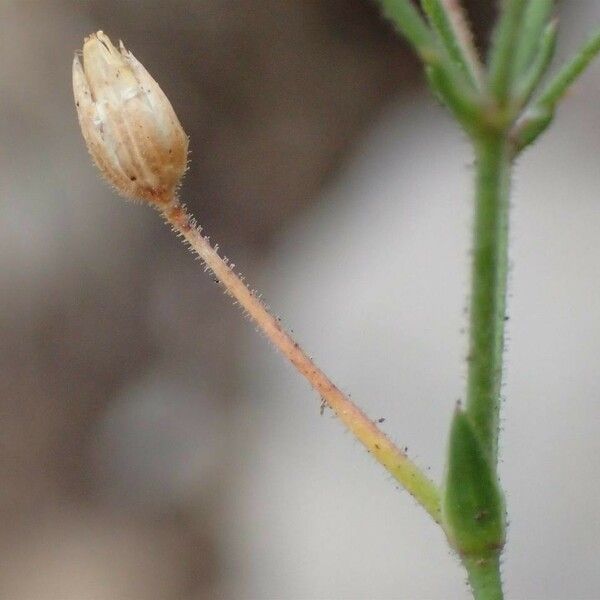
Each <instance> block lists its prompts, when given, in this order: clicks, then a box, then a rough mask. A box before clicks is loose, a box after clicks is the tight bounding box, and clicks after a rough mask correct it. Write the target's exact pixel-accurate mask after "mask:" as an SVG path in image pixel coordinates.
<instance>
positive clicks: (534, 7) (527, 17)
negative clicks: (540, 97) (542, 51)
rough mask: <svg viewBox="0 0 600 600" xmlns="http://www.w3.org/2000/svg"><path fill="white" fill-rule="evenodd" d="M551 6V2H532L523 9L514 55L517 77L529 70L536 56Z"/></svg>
mask: <svg viewBox="0 0 600 600" xmlns="http://www.w3.org/2000/svg"><path fill="white" fill-rule="evenodd" d="M553 5H554V1H553V0H533V1H530V2H529V3H528V4H527V7H526V8H525V12H524V14H523V22H522V25H521V31H520V33H519V43H518V45H517V49H516V51H515V55H514V71H515V75H516V76H517V77H518V76H519V75H522V74H523V73H525V72H526V71H527V70H528V69H529V67H530V66H531V64H532V62H533V60H534V57H536V56H537V55H538V53H539V48H540V36H541V35H542V32H543V31H544V29H545V28H546V25H547V24H548V21H549V19H550V15H551V13H552V8H553Z"/></svg>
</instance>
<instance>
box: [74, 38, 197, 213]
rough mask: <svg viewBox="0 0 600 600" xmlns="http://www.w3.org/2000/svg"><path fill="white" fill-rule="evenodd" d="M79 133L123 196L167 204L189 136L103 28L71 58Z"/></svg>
mask: <svg viewBox="0 0 600 600" xmlns="http://www.w3.org/2000/svg"><path fill="white" fill-rule="evenodd" d="M73 93H74V96H75V104H76V106H77V114H78V117H79V124H80V126H81V132H82V134H83V137H84V139H85V142H86V144H87V147H88V150H89V151H90V154H91V155H92V158H93V159H94V161H95V163H96V165H97V166H98V168H99V169H100V171H102V174H103V175H104V176H105V177H106V179H108V181H110V183H112V184H113V185H114V186H115V188H116V189H117V191H118V192H119V193H120V194H122V195H123V196H125V197H127V198H135V199H140V200H145V201H148V202H151V203H153V204H157V205H161V204H165V203H167V202H169V201H170V200H171V199H172V198H173V195H174V193H175V190H176V188H177V186H178V185H179V182H180V180H181V178H182V176H183V174H184V173H185V170H186V167H187V152H188V138H187V136H186V134H185V132H184V131H183V128H182V127H181V124H180V123H179V120H178V119H177V116H176V115H175V111H174V110H173V107H172V106H171V103H170V102H169V100H168V99H167V97H166V96H165V94H164V93H163V91H162V90H161V89H160V87H159V85H158V84H157V83H156V81H154V79H153V78H152V77H151V76H150V74H149V73H148V71H146V69H145V68H144V67H143V65H142V64H141V63H140V62H139V61H138V60H137V59H136V58H135V57H134V56H133V54H131V52H129V51H127V50H126V49H125V47H124V46H123V43H121V44H120V47H119V49H117V48H115V46H113V44H112V43H111V41H110V39H109V38H108V36H106V35H105V34H104V33H103V32H102V31H98V32H97V33H93V34H92V35H90V36H89V37H87V38H86V39H85V41H84V44H83V65H82V64H81V62H80V60H79V57H78V56H77V55H76V56H75V59H74V61H73Z"/></svg>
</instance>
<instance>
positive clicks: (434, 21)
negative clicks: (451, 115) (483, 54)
mask: <svg viewBox="0 0 600 600" xmlns="http://www.w3.org/2000/svg"><path fill="white" fill-rule="evenodd" d="M421 6H422V7H423V11H424V12H425V14H426V15H427V18H428V20H429V23H430V24H431V26H432V27H433V29H434V31H435V32H436V34H437V36H438V38H439V41H440V44H441V45H442V46H443V47H444V48H445V50H446V52H447V54H448V57H449V59H450V60H451V61H452V62H453V63H454V64H455V65H457V66H458V68H459V69H460V71H461V72H462V74H463V75H464V76H465V77H466V78H467V81H468V82H469V84H470V85H471V86H472V87H473V89H477V88H478V87H479V78H480V73H479V64H478V57H477V51H476V50H475V46H474V44H473V38H472V34H471V31H470V29H469V26H468V23H467V22H466V20H465V19H464V16H463V14H462V12H461V7H460V5H458V4H456V5H455V6H452V8H450V7H449V6H448V3H444V1H443V0H421ZM459 27H460V29H459Z"/></svg>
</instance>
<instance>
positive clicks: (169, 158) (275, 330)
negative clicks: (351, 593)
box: [73, 0, 600, 600]
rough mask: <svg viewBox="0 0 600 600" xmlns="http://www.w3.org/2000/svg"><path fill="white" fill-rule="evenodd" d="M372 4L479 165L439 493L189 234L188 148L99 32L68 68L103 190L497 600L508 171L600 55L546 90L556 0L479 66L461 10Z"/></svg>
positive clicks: (523, 10) (590, 50)
mask: <svg viewBox="0 0 600 600" xmlns="http://www.w3.org/2000/svg"><path fill="white" fill-rule="evenodd" d="M379 2H380V4H381V6H382V9H383V12H384V14H385V15H386V16H387V17H388V18H389V19H390V21H391V22H392V23H393V25H394V26H395V28H396V29H397V30H398V31H399V33H401V34H402V35H403V36H404V37H405V39H406V40H407V41H408V42H409V44H410V45H411V46H412V47H413V49H414V50H415V51H416V53H417V54H418V56H419V58H420V59H421V61H422V62H423V65H424V67H425V73H426V75H427V80H428V82H429V84H430V87H431V89H432V91H433V92H434V94H435V95H436V97H437V98H438V99H439V100H440V101H441V102H442V103H443V104H444V105H445V106H446V107H447V108H448V109H449V110H450V112H451V114H452V115H453V117H454V118H455V119H456V121H457V122H458V123H459V125H460V126H461V128H462V129H463V131H465V132H466V134H467V135H468V137H469V139H470V140H471V142H472V147H473V154H474V157H475V164H476V169H475V182H474V188H475V194H474V218H473V252H472V271H471V277H472V281H471V291H470V307H469V351H468V377H467V390H466V401H465V403H464V406H457V407H456V410H455V413H454V417H453V420H452V423H451V426H450V432H449V441H448V454H447V457H446V465H447V466H446V475H445V479H444V481H443V483H442V484H441V485H439V486H438V485H436V484H435V483H434V482H432V481H431V480H430V479H429V478H428V477H426V476H425V475H424V473H423V471H422V470H421V469H419V468H418V467H417V466H416V465H415V464H414V463H413V462H412V461H411V460H410V459H409V458H408V456H407V455H406V453H405V452H403V451H401V450H400V449H399V448H398V447H397V446H396V445H395V444H394V443H393V442H391V441H390V439H389V438H388V437H387V436H386V435H385V434H384V433H383V432H382V431H381V430H380V428H379V427H378V425H376V424H375V423H374V422H373V421H371V420H370V419H369V418H368V417H367V416H366V415H365V414H364V413H363V412H362V411H361V410H360V409H359V408H358V407H357V406H356V405H355V404H354V403H352V402H351V401H350V399H349V398H348V397H346V396H345V395H344V394H343V393H342V392H341V391H340V390H339V389H338V388H337V387H336V386H335V385H334V384H333V383H332V382H331V380H330V379H329V378H328V377H327V376H326V375H325V373H323V372H322V371H321V370H320V369H319V368H318V367H317V366H316V365H315V364H314V362H313V361H312V359H311V358H310V357H309V356H308V355H307V354H306V353H305V352H304V351H303V350H302V348H300V346H299V345H298V344H297V343H296V342H295V341H294V339H293V338H292V337H291V336H290V334H289V333H287V332H286V331H285V330H284V329H283V328H282V327H281V325H280V322H279V319H277V318H276V317H275V316H273V315H272V314H271V313H270V312H269V311H268V310H267V308H266V307H265V306H264V304H263V303H262V302H261V301H260V299H259V298H258V297H257V295H256V294H255V292H253V291H252V290H250V289H249V288H248V287H247V286H246V284H245V283H244V282H243V281H242V279H241V278H240V277H239V276H238V275H237V274H236V272H235V271H234V269H233V265H231V264H230V263H229V262H228V261H227V259H223V258H221V257H220V256H219V254H218V251H217V249H216V248H213V247H212V246H211V244H210V243H209V241H208V239H207V238H206V237H204V235H203V233H202V231H201V229H200V228H199V227H197V226H196V225H195V223H194V221H193V219H192V218H191V217H190V215H189V214H188V212H187V211H186V209H185V207H184V206H183V205H182V204H181V203H180V202H179V200H178V198H177V195H176V191H177V187H178V185H179V182H180V180H181V177H182V176H183V174H184V171H185V169H186V162H187V137H186V135H185V133H184V131H183V129H182V127H181V125H180V124H179V121H178V119H177V117H176V116H175V113H174V111H173V109H172V107H171V105H170V103H169V101H168V100H167V98H166V96H165V95H164V93H163V92H162V90H161V89H160V87H159V86H158V84H157V83H156V82H155V81H154V80H153V79H152V77H151V76H150V75H149V74H148V72H147V71H146V70H145V69H144V67H143V66H142V65H141V64H140V63H139V62H138V61H137V60H136V59H135V58H134V57H133V55H132V54H131V53H130V52H128V51H126V50H125V48H124V47H123V45H122V44H121V45H120V48H119V49H117V48H115V46H113V44H112V43H111V42H110V40H109V38H108V37H107V36H106V35H104V34H103V33H102V32H98V33H96V34H92V35H91V36H89V37H88V38H86V40H85V42H84V47H83V64H81V62H80V60H79V59H78V57H76V58H75V60H74V63H73V86H74V92H75V101H76V105H77V111H78V115H79V121H80V125H81V129H82V133H83V136H84V138H85V141H86V143H87V146H88V149H89V151H90V154H91V155H92V157H93V159H94V161H95V162H96V164H97V165H98V167H99V169H100V170H101V171H102V173H103V174H104V176H105V177H106V178H107V179H108V180H109V181H110V182H111V183H112V184H113V185H114V186H115V187H116V189H117V190H118V191H119V192H120V193H121V194H122V195H124V196H126V197H128V198H135V199H139V200H142V201H145V202H147V203H149V204H150V205H151V206H153V207H154V208H155V209H157V210H158V211H159V212H160V213H161V214H162V216H163V218H164V219H165V220H166V221H167V222H168V223H169V224H170V225H171V226H172V228H173V229H174V230H175V231H176V232H178V233H179V234H180V235H181V236H182V237H183V238H184V239H185V240H186V241H187V243H188V244H189V245H190V247H191V248H192V249H193V250H194V251H195V252H196V253H197V254H198V256H199V257H200V258H201V259H202V260H203V261H204V263H205V265H206V268H207V269H209V270H211V271H212V272H213V273H214V275H215V276H216V278H217V280H218V281H219V282H220V283H221V285H223V287H224V288H225V289H226V291H227V292H228V293H229V294H230V295H231V296H233V297H234V298H235V299H236V300H237V301H238V302H239V304H240V305H241V306H242V307H243V308H244V309H245V310H246V311H247V313H248V315H249V316H250V317H251V318H252V319H253V320H254V321H255V323H256V324H257V326H258V327H259V328H260V329H261V330H262V331H263V332H264V333H265V335H266V336H267V337H268V338H269V339H270V340H271V341H272V342H273V344H274V345H275V346H276V347H277V348H278V349H279V350H280V351H281V352H282V354H283V355H284V356H285V357H286V358H287V359H288V360H289V361H290V362H291V363H292V364H293V365H294V367H296V369H297V370H298V371H299V372H300V373H301V374H302V375H303V376H304V377H305V378H306V379H307V380H308V381H309V382H310V384H311V385H312V386H313V388H314V389H315V390H316V391H317V393H318V394H319V396H320V397H321V398H322V401H323V402H324V403H325V404H326V405H328V406H329V407H330V408H331V409H332V410H333V411H334V413H335V414H336V415H337V416H338V417H339V418H340V420H341V421H342V422H343V423H344V424H345V425H346V427H347V428H348V429H349V430H350V431H351V432H352V433H353V434H354V436H355V437H356V438H357V439H358V440H359V441H360V442H361V443H362V444H363V445H364V446H365V447H366V449H367V450H368V451H369V452H370V453H371V454H372V456H373V457H374V458H375V459H376V460H377V461H378V462H380V463H381V464H382V465H383V466H384V467H385V468H386V469H387V470H388V471H389V472H390V473H391V475H392V476H393V477H394V478H395V479H396V480H397V481H398V482H399V483H400V484H401V485H402V486H403V487H404V488H405V489H406V490H407V491H409V492H410V493H411V494H412V495H413V497H414V498H415V499H416V500H417V502H418V503H419V504H420V505H421V506H422V507H423V508H424V509H425V510H426V511H427V513H428V514H429V515H430V516H431V518H432V519H433V521H434V522H435V523H437V524H438V525H439V526H440V527H441V529H442V531H443V533H444V534H445V536H446V538H447V540H448V542H449V544H450V546H451V547H452V548H453V549H454V550H455V551H456V553H457V555H458V556H459V557H460V560H461V561H462V564H463V565H464V567H465V569H466V572H467V575H468V579H469V583H470V586H471V590H472V592H473V596H474V598H476V599H478V600H499V599H501V598H502V597H503V592H502V578H501V574H500V558H501V554H502V551H503V548H504V546H505V539H506V509H505V502H504V495H503V492H502V488H501V485H500V482H499V479H498V473H497V465H498V433H499V408H500V386H501V378H502V362H503V339H504V323H505V313H506V308H505V307H506V275H507V264H508V225H509V218H508V217H509V215H508V207H509V191H510V179H511V170H512V166H513V164H514V161H515V159H516V158H517V157H518V156H519V154H520V153H521V152H522V151H523V150H524V149H525V148H526V147H528V146H529V145H530V144H531V143H532V142H533V141H535V140H536V139H537V138H538V137H539V136H540V134H541V133H542V132H543V131H544V130H545V129H546V128H547V127H548V126H549V125H550V123H551V121H552V119H553V118H554V114H555V110H556V107H557V105H558V103H559V101H560V100H561V99H562V98H563V97H564V95H565V92H566V91H567V89H568V88H569V86H570V85H571V84H572V83H573V81H574V80H575V79H576V78H577V76H579V75H580V74H581V73H582V71H583V70H584V69H585V67H586V66H587V65H588V64H589V63H590V61H591V60H592V59H593V58H594V56H595V55H596V54H597V53H598V52H599V51H600V32H597V33H596V34H594V35H593V36H592V37H590V39H589V41H588V42H587V43H586V44H585V45H584V46H583V47H582V49H581V50H580V51H579V52H577V53H576V54H575V56H574V57H573V58H572V59H571V60H570V61H569V62H567V63H566V64H565V65H564V66H563V67H562V68H561V69H559V71H558V73H557V74H556V75H555V76H553V77H550V78H548V80H547V83H545V85H542V81H543V80H544V79H545V77H544V76H545V75H546V74H547V71H548V68H549V65H550V63H551V61H552V57H553V53H554V47H555V42H556V34H557V22H556V20H555V19H554V18H553V16H552V11H553V2H552V0H503V1H502V2H501V3H500V9H499V14H498V19H497V23H496V25H495V29H494V33H493V36H492V39H491V43H490V47H489V49H488V52H487V56H486V59H485V60H483V59H482V58H481V56H480V53H479V51H478V49H477V48H476V46H475V44H474V42H473V37H472V35H471V31H470V28H469V25H468V22H467V19H466V17H465V13H464V12H463V10H462V8H461V6H460V2H459V0H420V8H421V10H419V9H418V7H417V5H416V3H413V2H411V1H410V0H379ZM399 595H400V596H402V592H401V590H400V591H399Z"/></svg>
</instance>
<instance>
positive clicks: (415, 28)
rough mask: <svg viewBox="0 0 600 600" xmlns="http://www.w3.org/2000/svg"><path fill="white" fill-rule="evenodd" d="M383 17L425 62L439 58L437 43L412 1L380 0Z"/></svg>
mask: <svg viewBox="0 0 600 600" xmlns="http://www.w3.org/2000/svg"><path fill="white" fill-rule="evenodd" d="M379 2H380V4H381V8H382V12H383V15H384V16H385V17H386V18H387V19H389V20H390V21H391V22H392V23H393V25H394V27H395V28H396V29H397V30H398V31H399V32H400V33H401V34H402V35H403V36H404V37H405V38H406V40H407V41H408V43H409V44H410V45H411V46H412V47H413V48H414V49H415V51H416V52H417V54H418V55H419V56H420V57H421V59H422V60H423V62H425V63H428V62H430V61H431V60H432V59H434V58H435V57H436V56H437V50H436V47H435V41H434V39H433V35H432V32H431V30H430V29H429V27H428V26H427V23H425V20H424V19H423V17H422V16H421V15H420V14H419V12H418V11H417V9H416V8H415V7H414V6H413V4H412V2H410V0H379Z"/></svg>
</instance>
